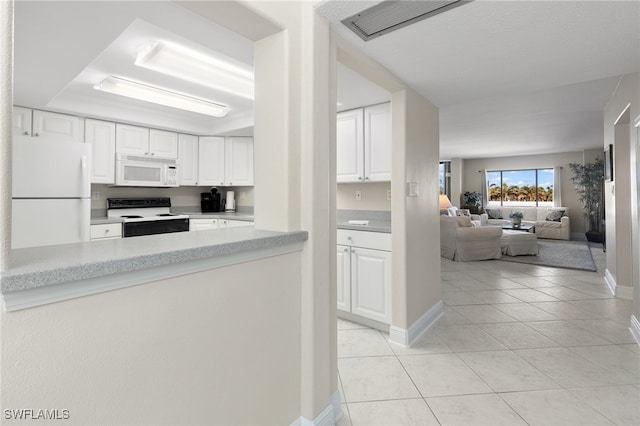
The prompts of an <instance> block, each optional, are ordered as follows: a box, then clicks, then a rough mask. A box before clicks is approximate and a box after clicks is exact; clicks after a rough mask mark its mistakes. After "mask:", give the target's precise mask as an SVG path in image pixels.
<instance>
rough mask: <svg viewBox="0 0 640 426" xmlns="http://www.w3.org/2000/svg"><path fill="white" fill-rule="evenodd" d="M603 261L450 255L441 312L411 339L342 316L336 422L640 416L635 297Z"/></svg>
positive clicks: (518, 421)
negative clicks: (401, 343) (564, 263)
mask: <svg viewBox="0 0 640 426" xmlns="http://www.w3.org/2000/svg"><path fill="white" fill-rule="evenodd" d="M591 251H592V255H593V257H594V260H595V261H596V264H597V266H598V272H582V271H575V270H569V269H559V268H548V267H539V266H534V265H525V264H519V263H509V262H500V261H485V262H451V261H449V260H446V259H442V296H443V300H444V303H445V308H444V315H443V316H442V317H441V318H440V319H439V321H438V322H437V324H435V325H434V326H433V327H431V329H429V330H428V331H427V333H425V334H424V335H423V336H422V337H421V338H420V339H419V341H418V342H417V343H416V344H415V345H414V347H413V348H410V349H406V348H402V347H398V346H396V345H394V344H392V343H390V342H389V341H388V338H389V336H388V335H387V334H386V333H382V332H380V331H377V330H372V329H370V328H367V327H364V326H360V325H358V324H354V323H351V322H348V321H344V320H340V319H339V320H338V358H339V359H338V370H339V378H340V391H341V393H342V396H343V405H342V407H343V413H344V415H343V418H342V419H341V421H340V423H339V425H354V426H355V425H367V426H372V425H438V424H440V425H474V426H483V425H491V426H493V425H563V426H571V425H580V426H582V425H611V424H617V425H640V347H638V345H637V344H636V343H635V341H634V340H633V337H632V336H631V333H630V332H629V329H628V327H629V318H630V316H631V313H632V303H631V301H628V300H622V299H614V298H613V297H612V296H611V293H610V292H609V290H608V289H607V287H606V285H605V284H604V280H603V273H604V263H605V255H604V253H603V252H602V249H601V248H600V247H597V246H594V247H592V250H591Z"/></svg>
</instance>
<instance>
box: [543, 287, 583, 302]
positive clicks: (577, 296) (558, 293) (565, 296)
mask: <svg viewBox="0 0 640 426" xmlns="http://www.w3.org/2000/svg"><path fill="white" fill-rule="evenodd" d="M538 291H540V292H542V293H545V294H548V295H549V296H553V297H555V298H556V299H558V300H565V301H566V300H588V299H593V296H591V295H588V294H586V293H582V292H579V291H576V290H572V289H570V288H567V287H560V286H558V287H544V288H538Z"/></svg>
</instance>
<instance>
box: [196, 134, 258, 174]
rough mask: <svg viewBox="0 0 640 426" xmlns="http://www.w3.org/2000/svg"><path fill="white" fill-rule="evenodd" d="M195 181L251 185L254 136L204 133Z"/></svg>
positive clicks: (201, 139)
mask: <svg viewBox="0 0 640 426" xmlns="http://www.w3.org/2000/svg"><path fill="white" fill-rule="evenodd" d="M198 175H199V180H198V185H202V186H204V185H212V186H253V138H248V137H228V138H223V137H220V136H203V137H201V138H200V148H199V151H198Z"/></svg>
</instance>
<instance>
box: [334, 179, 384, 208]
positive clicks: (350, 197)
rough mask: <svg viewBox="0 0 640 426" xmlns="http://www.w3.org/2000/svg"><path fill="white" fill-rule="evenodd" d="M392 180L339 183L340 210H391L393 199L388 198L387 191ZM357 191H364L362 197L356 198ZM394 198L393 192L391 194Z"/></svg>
mask: <svg viewBox="0 0 640 426" xmlns="http://www.w3.org/2000/svg"><path fill="white" fill-rule="evenodd" d="M388 190H391V182H371V183H339V184H338V187H337V191H336V206H337V208H338V209H340V210H384V211H390V210H391V201H389V200H387V191H388ZM356 191H360V192H361V193H362V199H360V200H356ZM391 197H392V198H393V194H391Z"/></svg>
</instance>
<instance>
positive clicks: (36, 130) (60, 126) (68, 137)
mask: <svg viewBox="0 0 640 426" xmlns="http://www.w3.org/2000/svg"><path fill="white" fill-rule="evenodd" d="M32 128H33V132H32V136H33V137H39V138H42V140H44V141H52V142H80V143H81V142H82V141H83V139H84V120H83V119H82V118H80V117H74V116H72V115H66V114H58V113H55V112H47V111H38V110H34V111H33V123H32Z"/></svg>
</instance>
